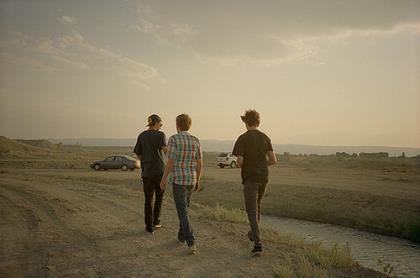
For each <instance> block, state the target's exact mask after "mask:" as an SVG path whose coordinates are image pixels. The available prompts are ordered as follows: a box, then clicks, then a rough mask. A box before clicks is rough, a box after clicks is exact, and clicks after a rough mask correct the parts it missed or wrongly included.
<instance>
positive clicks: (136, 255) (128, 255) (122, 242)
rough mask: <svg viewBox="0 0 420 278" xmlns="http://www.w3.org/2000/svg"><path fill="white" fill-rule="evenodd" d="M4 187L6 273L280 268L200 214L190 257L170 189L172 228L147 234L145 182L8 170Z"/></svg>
mask: <svg viewBox="0 0 420 278" xmlns="http://www.w3.org/2000/svg"><path fill="white" fill-rule="evenodd" d="M106 174H109V173H106ZM116 174H117V175H121V173H116ZM124 174H125V173H124ZM0 185H1V186H0V198H1V202H0V204H1V209H0V211H1V235H2V236H1V237H2V238H1V242H2V244H1V252H0V253H1V265H0V270H1V272H0V273H2V275H3V276H5V277H7V276H32V277H42V276H84V277H85V276H89V277H96V276H105V277H111V276H112V277H116V276H118V277H121V276H130V277H138V276H154V277H155V276H168V277H169V276H170V277H174V276H180V277H181V276H182V277H184V276H208V275H212V276H216V275H217V276H231V275H233V274H235V275H241V274H242V275H249V274H251V273H255V274H256V270H258V271H257V272H258V273H259V275H264V276H265V275H266V276H270V275H271V273H272V268H271V266H270V262H268V261H267V260H250V258H249V255H248V253H247V252H248V251H249V248H248V244H247V243H246V241H241V240H237V239H238V234H237V233H235V232H234V231H232V233H228V232H226V231H225V232H223V231H221V229H219V227H218V226H217V225H216V226H215V224H211V223H206V221H203V219H202V218H199V215H198V213H193V225H194V228H195V230H196V231H197V238H198V247H199V254H198V255H196V256H186V255H185V252H186V247H184V246H179V245H178V244H177V243H176V242H175V240H174V239H175V234H176V228H177V226H178V222H177V218H176V214H175V211H174V206H173V204H172V201H171V200H170V199H169V198H168V197H170V195H171V194H170V192H169V194H167V197H166V202H165V204H164V213H163V224H164V225H165V227H164V229H162V230H161V231H158V232H156V233H155V235H153V236H151V235H149V234H147V233H146V232H144V231H143V229H144V228H143V227H144V225H143V222H142V221H143V214H142V204H143V197H142V194H141V191H140V186H138V187H135V186H125V185H120V186H118V185H115V184H113V185H107V184H105V183H95V182H87V181H80V180H77V179H76V180H73V179H70V178H68V177H66V176H61V175H59V176H55V177H51V176H38V175H37V174H36V173H30V174H29V173H27V174H23V175H22V174H19V173H18V172H13V173H3V174H2V178H1V181H0ZM219 225H223V224H222V223H221V224H219ZM225 225H229V224H225ZM219 230H220V231H219ZM239 235H240V234H239ZM273 259H274V258H273ZM209 262H211V263H209ZM261 264H262V265H261ZM263 265H265V267H264V266H263ZM257 266H258V267H257ZM224 274H226V275H224Z"/></svg>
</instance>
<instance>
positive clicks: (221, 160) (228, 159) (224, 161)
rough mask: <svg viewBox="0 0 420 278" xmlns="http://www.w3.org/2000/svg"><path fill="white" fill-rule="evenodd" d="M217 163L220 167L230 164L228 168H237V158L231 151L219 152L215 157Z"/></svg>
mask: <svg viewBox="0 0 420 278" xmlns="http://www.w3.org/2000/svg"><path fill="white" fill-rule="evenodd" d="M216 162H217V165H219V167H220V168H224V167H225V166H230V168H237V167H238V158H237V157H236V156H234V155H232V153H230V152H229V153H219V155H218V156H217V158H216Z"/></svg>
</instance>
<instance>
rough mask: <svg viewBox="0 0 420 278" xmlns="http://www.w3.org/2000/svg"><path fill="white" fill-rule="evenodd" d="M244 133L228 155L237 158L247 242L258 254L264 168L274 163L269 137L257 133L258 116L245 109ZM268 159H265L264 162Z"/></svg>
mask: <svg viewBox="0 0 420 278" xmlns="http://www.w3.org/2000/svg"><path fill="white" fill-rule="evenodd" d="M241 119H242V121H243V122H244V123H245V127H246V129H247V131H246V132H245V133H244V134H242V135H241V136H239V138H238V140H237V141H236V143H235V146H234V148H233V151H232V154H233V155H235V156H237V157H238V166H239V167H241V177H242V184H243V192H244V201H245V210H246V213H247V215H248V220H249V224H250V228H251V230H250V231H249V232H248V238H249V240H251V241H253V242H254V248H253V249H252V251H251V253H252V255H253V256H260V255H262V251H263V249H262V241H261V234H260V229H259V226H258V223H259V221H260V214H261V200H262V198H263V196H264V192H265V188H266V185H267V183H268V166H270V165H273V164H276V163H277V159H276V156H275V154H274V152H273V147H272V145H271V140H270V138H269V137H268V136H267V135H265V134H264V133H263V132H261V131H259V130H258V126H259V125H260V115H259V113H258V112H257V111H255V110H248V111H246V112H245V115H244V116H241ZM267 156H268V160H267Z"/></svg>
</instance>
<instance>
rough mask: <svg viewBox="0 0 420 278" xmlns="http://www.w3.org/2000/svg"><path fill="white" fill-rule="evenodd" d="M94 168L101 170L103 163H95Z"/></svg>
mask: <svg viewBox="0 0 420 278" xmlns="http://www.w3.org/2000/svg"><path fill="white" fill-rule="evenodd" d="M93 169H95V171H99V170H101V165H99V164H95V166H93Z"/></svg>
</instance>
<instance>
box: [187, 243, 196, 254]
mask: <svg viewBox="0 0 420 278" xmlns="http://www.w3.org/2000/svg"><path fill="white" fill-rule="evenodd" d="M196 253H197V246H196V245H195V244H193V245H191V246H188V254H189V255H194V254H196Z"/></svg>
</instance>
